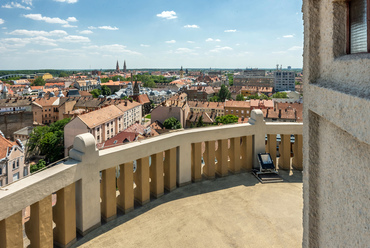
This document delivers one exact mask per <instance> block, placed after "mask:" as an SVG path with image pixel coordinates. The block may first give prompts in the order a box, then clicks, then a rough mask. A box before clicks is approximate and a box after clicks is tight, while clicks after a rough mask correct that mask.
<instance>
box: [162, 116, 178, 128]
mask: <svg viewBox="0 0 370 248" xmlns="http://www.w3.org/2000/svg"><path fill="white" fill-rule="evenodd" d="M163 126H164V127H165V128H166V129H179V128H182V127H181V123H180V122H179V121H178V120H177V119H176V118H175V117H170V118H168V119H166V120H165V121H164V122H163Z"/></svg>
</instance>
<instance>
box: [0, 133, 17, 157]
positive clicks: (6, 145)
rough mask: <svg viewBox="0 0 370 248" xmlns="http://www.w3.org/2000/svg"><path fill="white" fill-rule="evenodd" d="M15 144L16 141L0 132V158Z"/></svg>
mask: <svg viewBox="0 0 370 248" xmlns="http://www.w3.org/2000/svg"><path fill="white" fill-rule="evenodd" d="M15 145H17V142H11V141H10V140H8V139H5V138H4V137H3V136H2V135H1V134H0V159H2V158H5V157H6V155H7V153H8V150H9V149H10V148H12V147H13V146H15Z"/></svg>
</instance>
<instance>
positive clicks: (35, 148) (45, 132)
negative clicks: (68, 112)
mask: <svg viewBox="0 0 370 248" xmlns="http://www.w3.org/2000/svg"><path fill="white" fill-rule="evenodd" d="M70 120H71V119H70V118H66V119H63V120H60V121H57V122H54V123H52V124H50V126H40V127H35V128H34V129H33V131H32V133H31V134H30V138H29V140H28V143H27V153H28V154H27V156H29V155H30V154H35V155H43V156H45V157H46V158H47V160H48V161H49V162H50V163H52V162H54V161H57V160H59V159H62V158H63V155H64V126H65V125H66V124H67V123H68V122H69V121H70Z"/></svg>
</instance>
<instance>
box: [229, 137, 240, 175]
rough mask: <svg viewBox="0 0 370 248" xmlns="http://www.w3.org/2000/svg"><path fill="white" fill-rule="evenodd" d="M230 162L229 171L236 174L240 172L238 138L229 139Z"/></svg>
mask: <svg viewBox="0 0 370 248" xmlns="http://www.w3.org/2000/svg"><path fill="white" fill-rule="evenodd" d="M229 155H230V162H229V170H230V172H231V173H233V174H236V173H239V172H240V167H241V160H240V138H239V137H237V138H231V139H230V151H229Z"/></svg>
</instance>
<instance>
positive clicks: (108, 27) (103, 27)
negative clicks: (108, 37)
mask: <svg viewBox="0 0 370 248" xmlns="http://www.w3.org/2000/svg"><path fill="white" fill-rule="evenodd" d="M98 28H99V29H105V30H118V29H119V28H117V27H111V26H100V27H98Z"/></svg>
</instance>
